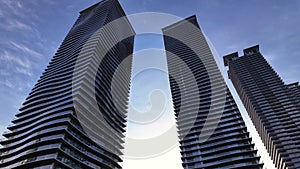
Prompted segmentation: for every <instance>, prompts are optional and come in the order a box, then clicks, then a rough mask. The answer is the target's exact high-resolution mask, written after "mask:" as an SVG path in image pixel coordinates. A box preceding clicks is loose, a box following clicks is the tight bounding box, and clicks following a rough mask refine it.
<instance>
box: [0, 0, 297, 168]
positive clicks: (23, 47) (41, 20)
mask: <svg viewBox="0 0 300 169" xmlns="http://www.w3.org/2000/svg"><path fill="white" fill-rule="evenodd" d="M97 2H98V1H97V0H85V1H82V0H72V1H70V0H60V1H54V0H26V1H22V0H1V1H0V36H1V38H0V131H1V133H2V132H3V131H4V130H5V128H6V126H7V125H8V124H10V121H11V120H12V118H14V115H15V114H16V113H17V112H18V109H19V108H20V107H21V104H22V102H23V101H24V99H25V98H26V97H27V95H28V93H29V92H30V90H31V88H33V86H34V84H35V83H36V82H37V80H38V79H39V76H40V75H41V74H42V72H43V71H44V69H45V68H46V66H47V65H48V63H49V61H50V59H51V58H52V56H53V55H54V54H55V52H56V50H57V49H58V47H59V45H60V43H61V42H62V40H63V38H64V37H65V36H66V34H67V33H68V31H69V30H70V28H71V26H72V25H73V23H74V22H75V20H76V18H77V17H78V15H79V11H81V10H83V9H85V8H87V7H89V6H90V5H93V4H95V3H97ZM120 3H121V5H122V7H123V9H124V11H125V12H126V14H127V15H130V14H136V13H141V12H160V13H166V14H172V15H175V16H177V17H180V18H186V17H188V16H191V15H194V14H196V16H197V18H198V22H199V24H200V26H201V29H202V31H203V32H204V33H205V35H206V37H207V38H208V39H209V40H210V42H211V43H212V44H213V46H214V47H215V50H216V52H217V53H218V54H219V57H220V58H221V57H222V56H223V55H226V54H229V53H233V52H236V51H238V52H239V54H240V55H242V50H243V49H245V48H247V47H250V46H253V45H256V44H259V45H260V51H261V53H262V54H263V55H264V56H265V58H266V59H267V61H268V62H269V63H270V64H271V66H272V67H273V68H274V69H275V70H276V72H277V73H278V74H279V76H280V77H281V78H282V79H283V80H284V82H286V83H292V82H296V81H299V80H300V75H299V73H298V72H299V70H300V57H299V56H300V51H299V46H300V38H299V30H300V20H299V16H300V1H298V0H289V1H288V2H284V1H279V0H265V1H260V0H248V1H238V0H226V1H223V0H209V1H208V0H188V1H182V0H164V1H161V0H139V1H137V0H120ZM149 49H150V50H151V51H150V54H149ZM158 49H163V44H162V37H161V36H160V35H159V34H141V35H138V36H137V37H136V39H135V55H134V62H133V72H134V74H133V78H132V79H133V81H132V87H131V93H130V96H131V97H130V103H131V105H132V107H135V109H137V110H138V111H139V112H144V113H145V112H151V111H152V109H151V106H154V105H153V104H152V102H151V97H150V96H151V92H153V90H158V91H162V93H164V97H163V98H165V99H166V103H165V106H166V107H165V108H164V109H163V110H161V112H162V114H163V115H158V119H160V118H161V119H164V120H165V121H163V122H159V121H156V122H157V123H158V124H157V125H154V126H153V127H154V128H151V126H150V128H148V130H154V131H156V132H152V135H151V134H150V135H149V134H146V133H147V132H143V131H144V130H142V129H145V128H141V126H143V127H146V128H147V127H149V126H148V125H141V124H139V123H135V121H134V120H132V121H131V122H130V123H129V125H128V129H130V128H132V129H131V131H132V132H131V133H130V132H128V133H127V136H129V137H132V138H134V137H135V138H142V137H143V138H150V137H152V136H154V135H155V133H159V132H157V131H159V130H158V129H157V126H159V127H161V126H160V125H162V124H164V126H163V127H162V128H160V129H161V131H162V129H166V130H167V129H169V128H170V127H171V126H172V124H171V123H172V109H171V108H170V107H171V104H170V93H169V87H168V86H167V85H168V80H167V78H166V75H167V74H166V71H167V70H166V65H165V63H166V62H165V58H164V57H165V56H164V55H163V52H162V51H161V50H158ZM147 50H148V51H147ZM153 53H155V54H156V55H155V56H151V54H153ZM145 63H147V64H145ZM143 66H144V67H143ZM141 67H142V68H141ZM221 67H222V65H221ZM140 70H146V71H141V72H139V71H140ZM222 71H223V72H224V71H225V68H224V67H223V69H222ZM147 77H148V78H149V79H150V78H151V79H155V78H157V80H152V81H149V79H148V80H147ZM144 78H146V79H144ZM225 79H226V80H227V83H228V85H229V86H230V89H231V91H232V93H233V94H234V96H235V99H236V101H237V102H238V103H239V107H240V109H241V111H242V114H243V117H245V120H246V123H247V125H248V126H249V130H250V131H251V136H252V137H254V138H256V137H257V133H255V130H254V129H253V126H252V127H251V123H250V122H249V118H248V117H247V115H246V113H245V110H244V108H243V106H242V105H241V102H240V101H239V99H238V97H236V93H235V91H234V90H233V88H232V86H231V83H230V82H229V81H228V79H227V77H225ZM160 81H161V84H160ZM145 82H147V83H145ZM145 85H147V86H148V87H146V88H142V87H141V86H143V87H144V86H145ZM132 117H133V116H132ZM130 119H131V117H130V113H129V120H130ZM135 125H140V126H139V127H136V126H135ZM155 127H156V129H155ZM136 128H139V129H140V130H135V129H136ZM145 130H147V129H145ZM254 140H255V141H256V142H257V144H261V143H259V139H257V138H256V139H254ZM171 147H172V146H171ZM260 149H261V148H259V151H260ZM125 152H126V145H125ZM259 153H260V154H265V153H264V151H263V150H261V151H260V152H259ZM125 156H126V153H125ZM262 159H263V161H264V162H265V163H267V165H266V167H267V168H268V169H271V168H272V165H270V164H269V163H270V162H269V163H268V162H266V161H268V158H267V157H263V158H262ZM172 160H173V161H172ZM174 160H175V161H177V163H176V162H174ZM179 160H180V159H179V153H178V146H177V145H174V147H173V148H170V150H169V151H168V152H167V153H165V152H164V153H162V154H159V153H158V154H157V155H156V157H151V158H150V157H148V158H144V159H139V160H137V159H132V158H129V157H128V158H127V159H125V162H124V164H123V165H124V168H130V169H132V168H135V167H136V168H138V167H139V166H141V165H142V166H148V167H149V168H151V166H154V165H155V164H157V163H166V164H167V165H168V166H169V168H170V165H171V164H172V165H174V166H172V167H171V168H176V167H180V162H178V161H179ZM168 161H169V162H168ZM152 168H153V167H152Z"/></svg>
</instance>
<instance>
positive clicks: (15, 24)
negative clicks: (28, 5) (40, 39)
mask: <svg viewBox="0 0 300 169" xmlns="http://www.w3.org/2000/svg"><path fill="white" fill-rule="evenodd" d="M2 27H4V28H5V29H6V30H8V31H13V30H16V29H19V30H29V31H32V30H33V28H32V27H31V26H30V25H27V24H25V23H23V22H21V21H18V20H12V19H10V20H8V21H7V22H6V23H3V24H2Z"/></svg>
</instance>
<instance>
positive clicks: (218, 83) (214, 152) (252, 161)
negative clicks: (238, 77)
mask: <svg viewBox="0 0 300 169" xmlns="http://www.w3.org/2000/svg"><path fill="white" fill-rule="evenodd" d="M163 34H164V44H165V49H166V52H167V62H168V71H169V80H170V87H171V92H172V99H173V104H174V111H175V114H176V120H177V125H178V126H177V127H178V133H179V139H180V148H181V155H182V165H183V167H184V168H187V169H192V168H201V169H208V168H223V169H229V168H231V169H233V168H235V169H237V168H240V169H242V168H243V169H244V168H247V169H261V168H262V166H263V164H261V163H259V159H260V157H258V156H257V155H256V154H257V152H256V150H254V145H253V144H252V143H251V138H249V133H248V132H247V129H246V126H245V124H244V121H243V119H242V116H241V114H240V112H239V110H238V108H237V105H236V103H235V101H234V100H233V97H232V95H231V93H230V91H229V90H228V88H227V86H226V84H225V82H224V79H223V77H222V75H221V73H220V71H219V69H218V66H217V64H216V62H215V60H214V57H213V55H212V52H211V50H210V48H209V46H208V43H207V41H206V39H205V37H204V35H203V33H202V32H201V30H200V28H199V25H198V23H197V20H196V16H191V17H189V18H187V19H185V20H182V21H179V22H177V23H175V24H173V25H170V26H168V27H165V28H164V29H163Z"/></svg>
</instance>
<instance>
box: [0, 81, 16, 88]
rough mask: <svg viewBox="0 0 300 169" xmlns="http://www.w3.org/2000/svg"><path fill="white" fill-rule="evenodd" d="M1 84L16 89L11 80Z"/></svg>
mask: <svg viewBox="0 0 300 169" xmlns="http://www.w3.org/2000/svg"><path fill="white" fill-rule="evenodd" d="M0 84H2V85H4V86H6V87H9V88H14V85H13V84H12V82H10V81H9V80H5V81H4V82H0Z"/></svg>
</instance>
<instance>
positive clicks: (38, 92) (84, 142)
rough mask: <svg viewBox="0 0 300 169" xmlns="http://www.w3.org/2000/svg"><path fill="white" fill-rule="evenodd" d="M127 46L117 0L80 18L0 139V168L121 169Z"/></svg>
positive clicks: (130, 35) (127, 31)
mask: <svg viewBox="0 0 300 169" xmlns="http://www.w3.org/2000/svg"><path fill="white" fill-rule="evenodd" d="M119 19H120V20H119ZM113 21H117V22H114V23H113V24H110V23H111V22H113ZM104 27H106V29H103V30H102V29H101V28H104ZM133 41H134V30H133V29H132V27H131V25H130V23H129V22H128V20H127V19H126V17H125V13H124V11H123V10H122V8H121V6H120V4H119V2H118V1H117V0H103V1H101V2H99V3H97V4H95V5H93V6H91V7H89V8H87V9H86V10H83V11H82V12H80V16H79V17H78V19H77V21H76V22H75V24H74V25H73V27H72V28H71V30H70V31H69V33H68V35H67V36H66V37H65V39H64V40H63V42H62V44H61V46H60V47H59V49H58V50H57V52H56V54H55V56H54V57H53V59H52V60H51V61H50V64H49V65H48V66H47V68H46V70H45V71H44V73H43V74H42V76H41V77H40V79H39V80H38V82H37V84H36V85H35V86H34V88H33V89H32V91H31V93H30V94H29V96H28V97H27V99H26V101H25V102H24V103H23V106H22V108H21V109H20V112H19V113H18V114H16V118H15V119H13V120H12V125H10V126H8V129H9V131H8V132H6V133H4V134H3V136H4V137H6V138H5V139H2V140H1V142H0V143H1V145H2V147H1V148H0V155H1V156H0V168H8V169H12V168H34V169H39V168H43V169H47V168H56V169H59V168H61V169H62V168H64V169H65V168H70V169H81V168H84V169H87V168H121V166H120V162H121V161H122V159H121V158H120V155H122V152H121V149H122V143H123V142H124V140H123V138H124V135H123V132H124V128H125V122H126V120H125V118H126V111H127V102H128V93H129V85H130V74H131V60H132V56H131V54H132V52H133ZM107 46H110V47H109V48H107ZM121 63H122V64H121ZM115 74H118V76H116V78H113V77H114V75H115ZM92 75H94V77H93V76H92ZM116 79H117V80H116ZM112 83H119V84H121V85H115V88H116V89H115V91H118V92H115V93H112V92H113V91H111V88H110V86H111V85H112ZM116 93H117V94H116ZM114 95H116V96H117V97H118V98H119V99H118V102H117V103H116V102H114V98H113V97H114ZM93 97H94V99H93ZM95 100H96V101H95ZM99 112H100V113H101V115H102V118H98V117H97V115H99V114H97V113H99Z"/></svg>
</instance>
